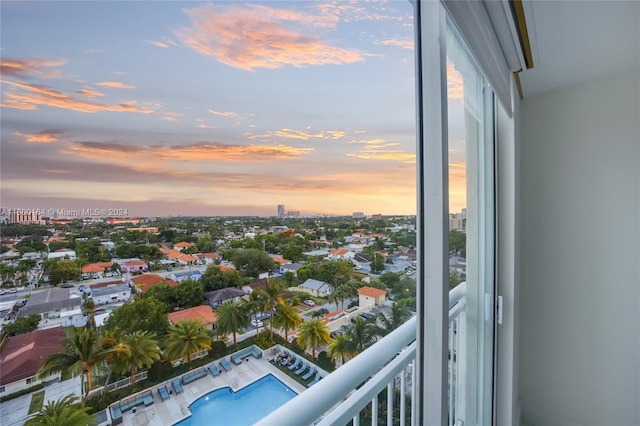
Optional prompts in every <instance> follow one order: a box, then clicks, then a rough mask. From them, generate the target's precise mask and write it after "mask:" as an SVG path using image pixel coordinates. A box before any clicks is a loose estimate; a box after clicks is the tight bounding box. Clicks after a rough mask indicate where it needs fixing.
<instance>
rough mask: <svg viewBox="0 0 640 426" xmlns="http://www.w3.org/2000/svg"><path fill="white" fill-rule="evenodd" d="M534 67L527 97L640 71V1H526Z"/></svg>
mask: <svg viewBox="0 0 640 426" xmlns="http://www.w3.org/2000/svg"><path fill="white" fill-rule="evenodd" d="M523 6H524V11H525V19H526V22H527V29H528V32H529V39H530V44H531V49H532V54H533V64H534V67H533V68H532V69H529V70H524V71H522V72H521V73H520V82H521V85H522V90H523V94H524V97H525V98H526V97H530V96H533V95H536V94H540V93H544V92H548V91H552V90H555V89H559V88H562V87H567V86H571V85H574V84H578V83H580V82H584V81H588V80H593V79H595V78H599V77H603V76H606V75H613V74H618V73H622V72H625V71H630V70H632V69H637V68H640V1H637V0H627V1H606V0H600V1H589V0H587V1H569V0H554V1H550V0H523Z"/></svg>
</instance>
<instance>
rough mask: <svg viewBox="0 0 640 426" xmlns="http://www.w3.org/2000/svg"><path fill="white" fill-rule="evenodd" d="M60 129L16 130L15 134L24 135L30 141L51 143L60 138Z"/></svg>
mask: <svg viewBox="0 0 640 426" xmlns="http://www.w3.org/2000/svg"><path fill="white" fill-rule="evenodd" d="M60 133H61V132H59V131H46V130H45V131H42V132H38V133H22V132H15V133H14V135H16V136H22V137H23V138H24V139H25V140H26V141H27V142H29V143H51V142H56V141H57V140H58V135H59V134H60Z"/></svg>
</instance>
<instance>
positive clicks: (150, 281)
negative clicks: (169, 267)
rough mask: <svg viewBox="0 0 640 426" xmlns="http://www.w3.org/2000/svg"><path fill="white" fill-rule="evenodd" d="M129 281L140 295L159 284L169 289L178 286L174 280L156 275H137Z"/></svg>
mask: <svg viewBox="0 0 640 426" xmlns="http://www.w3.org/2000/svg"><path fill="white" fill-rule="evenodd" d="M131 281H132V282H133V284H134V285H135V286H136V288H137V289H138V291H139V292H140V293H146V292H147V291H148V290H149V289H150V288H151V287H153V286H156V285H158V284H160V283H167V284H168V285H169V287H175V286H177V285H178V283H177V282H175V281H174V280H172V279H170V278H166V277H163V276H162V275H158V274H142V275H138V276H137V277H133V278H131Z"/></svg>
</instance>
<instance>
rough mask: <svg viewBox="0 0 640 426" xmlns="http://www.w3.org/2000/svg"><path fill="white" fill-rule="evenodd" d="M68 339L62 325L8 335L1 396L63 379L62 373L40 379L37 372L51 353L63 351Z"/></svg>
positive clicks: (0, 360)
mask: <svg viewBox="0 0 640 426" xmlns="http://www.w3.org/2000/svg"><path fill="white" fill-rule="evenodd" d="M65 338H66V334H65V332H64V329H63V328H62V327H60V326H58V327H53V328H48V329H46V330H38V331H32V332H31V333H25V334H19V335H17V336H11V337H8V338H7V342H6V344H5V345H4V348H3V349H2V353H1V354H0V371H1V372H2V374H0V396H5V395H10V394H12V393H15V392H19V391H21V390H24V389H27V388H30V387H32V386H35V385H37V384H40V383H43V382H49V381H51V380H55V379H59V378H60V377H61V374H60V373H56V374H52V375H50V376H49V377H46V378H45V379H44V380H40V379H38V378H37V374H38V370H39V369H40V366H42V363H43V362H44V360H45V359H46V358H47V357H48V356H49V355H51V354H55V353H59V352H62V351H63V346H62V344H63V341H64V339H65Z"/></svg>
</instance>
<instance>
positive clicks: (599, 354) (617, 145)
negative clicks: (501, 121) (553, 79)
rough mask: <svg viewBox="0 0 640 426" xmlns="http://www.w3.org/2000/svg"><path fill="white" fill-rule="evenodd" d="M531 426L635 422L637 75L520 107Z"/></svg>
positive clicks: (526, 391)
mask: <svg viewBox="0 0 640 426" xmlns="http://www.w3.org/2000/svg"><path fill="white" fill-rule="evenodd" d="M520 107H521V110H520V125H521V127H520V129H519V134H520V140H519V142H518V150H519V158H520V163H519V191H518V193H519V196H518V203H519V208H518V210H519V217H518V225H517V226H518V228H519V240H518V246H517V249H518V250H519V255H518V259H519V272H518V277H519V283H518V285H517V286H518V288H519V291H520V297H519V299H520V304H519V305H520V335H519V391H520V395H519V396H520V400H521V404H522V405H521V408H522V421H523V423H524V424H529V425H554V424H555V425H564V426H566V425H604V424H608V425H613V424H615V425H638V424H640V408H639V407H640V404H639V403H638V401H640V248H639V247H640V245H639V241H640V70H636V71H633V72H628V73H625V74H622V75H617V76H612V77H607V78H603V79H599V80H596V81H591V82H588V83H584V84H581V85H578V86H575V87H570V88H565V89H561V90H557V91H554V92H550V93H547V94H544V95H540V96H537V97H532V98H530V99H525V100H524V101H522V102H521V105H520Z"/></svg>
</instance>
